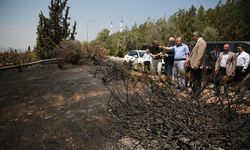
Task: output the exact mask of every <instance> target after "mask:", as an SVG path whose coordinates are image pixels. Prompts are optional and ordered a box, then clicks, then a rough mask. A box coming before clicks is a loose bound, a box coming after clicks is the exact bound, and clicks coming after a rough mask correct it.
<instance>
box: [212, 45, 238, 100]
mask: <svg viewBox="0 0 250 150" xmlns="http://www.w3.org/2000/svg"><path fill="white" fill-rule="evenodd" d="M235 61H236V56H235V54H234V53H233V52H231V51H230V46H229V44H225V45H224V51H223V52H221V53H220V54H219V57H218V59H217V61H216V63H215V94H216V96H219V95H220V88H221V83H222V82H224V95H225V96H227V95H228V93H227V89H228V84H229V83H230V82H231V80H230V79H232V77H234V75H235V63H236V62H235ZM225 77H226V78H225ZM223 79H226V81H223Z"/></svg>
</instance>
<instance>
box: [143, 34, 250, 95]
mask: <svg viewBox="0 0 250 150" xmlns="http://www.w3.org/2000/svg"><path fill="white" fill-rule="evenodd" d="M193 39H194V41H195V42H196V43H195V44H194V43H191V44H189V46H188V45H186V44H184V43H182V39H181V38H180V37H178V38H176V39H175V38H174V37H170V38H169V43H168V46H166V47H165V46H160V45H159V42H158V41H155V40H154V41H153V46H152V47H151V48H150V49H148V50H147V52H146V53H145V55H144V58H145V68H147V69H150V67H149V65H150V64H151V63H152V64H151V66H152V67H151V68H152V71H153V72H154V74H157V75H158V76H160V75H161V69H162V59H164V62H165V73H166V74H167V75H168V76H170V77H171V78H172V80H173V81H176V87H177V88H181V87H184V86H185V84H186V82H187V80H186V79H187V78H189V79H190V81H191V83H192V97H198V95H199V93H200V92H201V78H202V77H201V74H202V70H203V69H204V68H205V69H206V68H207V64H206V63H205V62H206V61H205V58H206V57H205V55H206V46H207V44H206V42H205V41H204V40H203V38H202V35H201V34H200V33H199V32H194V33H193ZM237 50H238V53H237V54H235V53H233V52H231V51H230V45H229V44H225V45H224V51H223V52H221V51H219V50H218V47H216V49H215V50H213V51H211V52H210V53H209V55H210V58H209V59H211V60H210V61H214V63H213V64H212V70H213V73H214V77H215V78H214V85H215V87H216V88H215V89H216V90H215V91H216V95H217V96H219V95H220V88H221V84H222V83H221V81H222V79H224V78H226V77H228V78H227V79H234V80H235V81H237V82H239V81H241V80H243V79H244V77H245V76H246V74H247V68H248V65H249V54H248V53H246V52H245V48H244V46H243V45H238V47H237ZM150 58H151V59H150ZM150 60H151V61H150ZM149 61H150V62H151V63H149ZM187 72H189V73H188V75H187ZM230 81H231V80H225V85H228V83H229V82H230ZM227 88H228V86H225V87H224V94H226V95H227Z"/></svg>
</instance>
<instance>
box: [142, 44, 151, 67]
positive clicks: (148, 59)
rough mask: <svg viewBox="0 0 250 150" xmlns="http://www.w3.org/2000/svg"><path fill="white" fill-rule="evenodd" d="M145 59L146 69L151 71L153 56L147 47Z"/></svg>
mask: <svg viewBox="0 0 250 150" xmlns="http://www.w3.org/2000/svg"><path fill="white" fill-rule="evenodd" d="M143 61H144V71H150V66H151V61H152V57H151V54H150V53H149V49H147V50H146V53H144V55H143Z"/></svg>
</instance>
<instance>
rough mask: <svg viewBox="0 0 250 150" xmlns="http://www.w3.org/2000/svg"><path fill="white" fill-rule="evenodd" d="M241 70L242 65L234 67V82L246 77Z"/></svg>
mask: <svg viewBox="0 0 250 150" xmlns="http://www.w3.org/2000/svg"><path fill="white" fill-rule="evenodd" d="M242 70H243V67H236V69H235V76H234V81H235V82H240V81H242V80H243V79H244V78H245V77H246V73H243V72H242Z"/></svg>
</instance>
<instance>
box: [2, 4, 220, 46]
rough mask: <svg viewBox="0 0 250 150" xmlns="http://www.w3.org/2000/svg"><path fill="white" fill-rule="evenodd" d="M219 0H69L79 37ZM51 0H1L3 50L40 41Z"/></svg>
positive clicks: (212, 5)
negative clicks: (40, 22)
mask: <svg viewBox="0 0 250 150" xmlns="http://www.w3.org/2000/svg"><path fill="white" fill-rule="evenodd" d="M218 2H219V0H68V5H69V6H70V17H71V21H72V23H71V25H73V21H76V22H77V35H76V39H77V40H80V41H86V40H87V30H88V39H89V40H93V39H95V37H96V35H97V33H98V32H100V31H101V30H102V29H104V28H109V27H110V24H111V22H112V23H113V29H112V31H113V32H117V31H119V28H120V23H121V20H123V22H124V26H125V25H127V26H128V27H129V28H130V27H131V26H133V25H134V23H135V22H136V23H137V24H142V23H144V22H145V21H146V20H147V18H148V17H150V19H151V20H153V21H154V20H157V19H159V18H162V17H164V16H166V17H169V16H171V15H172V14H174V13H175V12H177V11H178V10H179V9H188V8H190V7H191V5H194V6H195V7H197V8H198V7H200V5H203V6H204V7H205V9H208V8H214V7H215V6H216V4H217V3H218ZM49 4H50V0H0V50H3V49H5V50H6V49H8V48H10V47H11V48H14V49H23V50H25V49H27V48H28V46H29V45H30V46H31V47H33V46H35V44H36V29H37V25H38V20H39V17H38V14H39V13H40V11H42V12H43V13H44V14H45V15H46V16H47V15H48V5H49Z"/></svg>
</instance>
